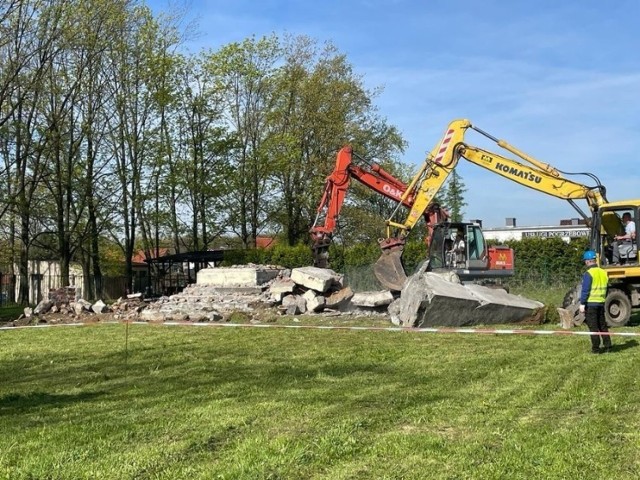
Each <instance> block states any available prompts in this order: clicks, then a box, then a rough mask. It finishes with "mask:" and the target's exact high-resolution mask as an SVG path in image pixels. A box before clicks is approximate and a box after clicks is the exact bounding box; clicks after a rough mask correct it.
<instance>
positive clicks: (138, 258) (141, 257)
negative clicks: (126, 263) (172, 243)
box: [131, 247, 169, 263]
mask: <svg viewBox="0 0 640 480" xmlns="http://www.w3.org/2000/svg"><path fill="white" fill-rule="evenodd" d="M149 253H150V255H151V258H156V249H155V248H152V249H151V251H150V252H149ZM158 254H159V255H158V257H164V256H165V255H169V249H168V248H166V247H164V248H159V249H158ZM146 259H147V257H146V256H145V253H144V250H138V251H137V252H136V253H135V254H134V255H133V258H132V259H131V261H132V262H133V263H145V262H144V261H145V260H146Z"/></svg>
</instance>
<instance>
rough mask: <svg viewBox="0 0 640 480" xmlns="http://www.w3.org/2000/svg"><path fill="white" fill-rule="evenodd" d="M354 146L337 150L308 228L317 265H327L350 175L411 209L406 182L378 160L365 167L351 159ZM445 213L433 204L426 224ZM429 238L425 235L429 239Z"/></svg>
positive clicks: (437, 220) (436, 219)
mask: <svg viewBox="0 0 640 480" xmlns="http://www.w3.org/2000/svg"><path fill="white" fill-rule="evenodd" d="M353 157H354V154H353V149H352V148H351V146H349V145H347V146H345V147H343V148H342V149H340V151H339V152H338V155H337V157H336V166H335V168H334V169H333V172H331V174H330V175H329V176H328V177H327V179H326V182H325V187H324V192H323V194H322V199H321V200H320V204H319V205H318V208H317V214H316V219H315V221H314V224H313V227H312V228H311V240H312V242H313V247H312V248H313V250H314V259H315V260H314V261H315V264H316V266H319V267H326V266H327V251H328V248H329V244H330V243H331V238H332V237H333V233H334V232H335V229H336V226H337V223H338V217H339V216H340V211H341V210H342V206H343V204H344V199H345V196H346V194H347V190H348V189H349V184H350V183H351V178H355V179H356V180H357V181H359V182H360V183H362V184H363V185H365V186H366V187H368V188H370V189H371V190H374V191H375V192H378V193H379V194H381V195H383V196H385V197H387V198H389V199H391V200H394V201H396V202H399V203H402V204H403V205H404V206H406V207H407V208H411V207H412V206H413V202H414V196H413V195H409V194H406V193H405V192H406V190H407V185H406V184H405V183H404V182H402V181H400V180H398V179H397V178H395V177H394V176H393V175H391V174H390V173H389V172H387V171H386V170H384V169H383V168H382V167H381V166H380V165H378V164H377V163H369V162H366V168H365V167H363V166H360V165H356V164H355V163H354V162H353ZM358 158H360V157H358ZM446 216H447V214H446V212H445V211H444V210H443V209H442V210H441V209H439V208H438V207H436V206H433V207H431V208H429V209H427V210H426V211H425V212H424V217H425V220H426V222H427V225H430V224H434V223H438V222H441V221H442V220H443V217H446ZM428 239H429V237H427V240H426V241H427V242H428Z"/></svg>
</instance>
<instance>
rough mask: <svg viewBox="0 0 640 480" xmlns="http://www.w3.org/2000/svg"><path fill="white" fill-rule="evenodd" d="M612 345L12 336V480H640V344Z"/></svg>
mask: <svg viewBox="0 0 640 480" xmlns="http://www.w3.org/2000/svg"><path fill="white" fill-rule="evenodd" d="M546 328H551V327H546ZM628 330H631V331H633V328H631V329H628ZM618 331H620V330H618ZM614 343H616V344H617V351H615V352H614V353H611V354H607V355H591V354H590V353H588V352H589V340H588V337H582V336H557V335H556V336H528V335H522V336H516V335H467V334H429V333H408V332H388V331H347V330H337V331H336V330H333V331H331V330H294V329H280V328H271V329H258V328H251V329H249V328H207V327H166V326H144V325H131V326H125V325H96V326H88V327H60V328H50V329H23V330H17V329H16V330H10V331H8V330H4V331H0V365H1V368H0V478H7V479H12V480H13V479H101V478H102V479H311V478H318V479H320V478H321V479H432V478H433V479H445V478H446V479H464V478H478V479H550V478H563V479H591V478H593V479H600V480H601V479H621V478H622V479H626V478H628V479H635V478H640V453H639V452H640V388H639V380H638V378H639V377H640V374H639V373H638V372H639V370H640V364H639V362H640V346H639V343H638V342H637V341H636V340H635V339H633V338H626V339H625V338H621V337H617V338H614Z"/></svg>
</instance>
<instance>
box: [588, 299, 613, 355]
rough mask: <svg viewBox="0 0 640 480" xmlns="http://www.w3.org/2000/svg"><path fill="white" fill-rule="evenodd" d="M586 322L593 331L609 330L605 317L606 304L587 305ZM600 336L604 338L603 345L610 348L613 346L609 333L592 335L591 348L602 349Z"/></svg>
mask: <svg viewBox="0 0 640 480" xmlns="http://www.w3.org/2000/svg"><path fill="white" fill-rule="evenodd" d="M585 322H587V326H588V327H589V331H591V332H608V331H609V328H608V327H607V321H606V320H605V318H604V304H603V305H599V306H597V307H596V306H594V305H587V308H586V312H585ZM600 338H602V346H603V347H604V348H608V347H610V346H611V337H610V336H609V335H591V350H593V351H597V350H599V349H600Z"/></svg>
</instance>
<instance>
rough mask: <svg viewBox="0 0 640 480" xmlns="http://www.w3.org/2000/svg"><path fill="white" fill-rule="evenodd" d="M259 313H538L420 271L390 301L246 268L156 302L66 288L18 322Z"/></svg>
mask: <svg viewBox="0 0 640 480" xmlns="http://www.w3.org/2000/svg"><path fill="white" fill-rule="evenodd" d="M265 309H271V311H273V312H275V313H279V314H282V315H285V314H286V315H298V314H319V315H325V316H336V315H388V316H389V317H390V319H391V321H392V322H393V323H394V324H396V325H401V326H403V327H426V326H465V325H478V324H499V323H515V322H522V321H526V320H531V321H535V320H536V319H537V320H538V321H539V319H540V317H539V315H541V314H542V313H543V311H542V310H543V305H542V304H541V303H539V302H536V301H533V300H528V299H526V298H522V297H519V296H516V295H510V294H508V293H507V292H506V291H505V290H502V289H493V288H487V287H482V286H479V285H463V284H461V283H460V281H459V280H458V278H457V276H455V275H438V274H435V273H431V272H426V273H425V272H424V268H423V270H422V271H420V272H418V273H416V274H415V275H412V276H411V277H409V278H408V280H407V282H406V283H405V285H404V288H403V289H402V291H401V292H400V296H399V297H397V298H396V297H394V295H393V294H392V293H391V292H389V291H388V290H382V291H369V292H353V290H352V289H351V288H350V287H349V286H347V285H345V284H344V278H343V275H341V274H338V273H336V272H334V271H333V270H330V269H323V268H317V267H301V268H294V269H292V270H290V269H284V268H281V267H278V266H271V265H249V266H236V267H227V268H220V267H217V268H207V269H203V270H200V271H199V272H198V275H197V280H196V283H194V284H191V285H187V286H186V287H185V288H184V290H183V291H182V292H180V293H177V294H175V295H171V296H164V297H161V298H158V299H145V298H144V297H143V295H142V294H140V293H137V294H130V295H127V296H126V297H125V298H120V299H118V300H117V301H116V302H114V303H111V304H110V305H106V304H105V303H104V302H102V301H101V300H98V301H97V302H95V303H91V302H87V301H86V300H84V299H82V298H79V296H78V292H77V291H75V290H74V289H73V288H70V287H67V288H66V289H59V290H57V291H53V290H52V291H51V292H50V294H49V298H48V299H47V300H43V301H42V302H41V303H40V304H39V305H38V306H37V307H35V308H34V309H33V310H31V309H25V313H24V317H25V318H26V319H27V320H28V319H29V318H31V317H34V318H37V319H38V321H43V322H51V323H55V322H58V321H61V320H60V316H61V315H62V316H64V317H67V318H68V319H70V320H73V321H83V319H86V318H87V317H88V316H93V315H97V314H103V313H109V314H110V315H111V316H112V318H113V319H114V320H127V321H134V320H140V321H148V322H166V321H190V322H212V321H213V322H215V321H229V320H230V319H231V318H232V316H233V314H235V313H239V312H240V313H244V314H246V315H247V316H249V317H250V318H252V321H253V313H254V312H263V311H265ZM52 314H56V315H57V316H56V317H55V318H54V317H52V316H51V315H52ZM537 315H538V317H537ZM256 318H257V317H256Z"/></svg>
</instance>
